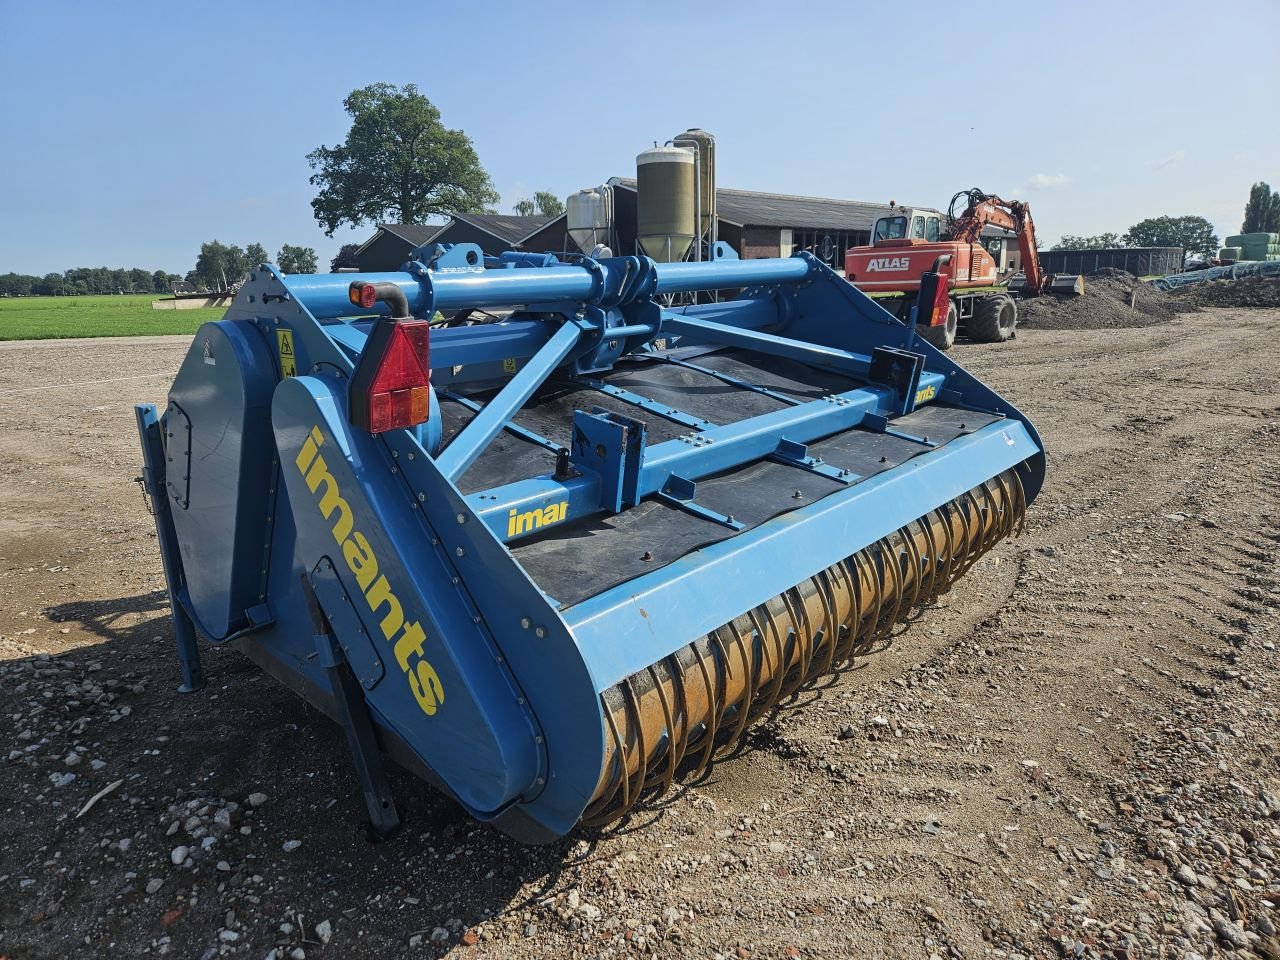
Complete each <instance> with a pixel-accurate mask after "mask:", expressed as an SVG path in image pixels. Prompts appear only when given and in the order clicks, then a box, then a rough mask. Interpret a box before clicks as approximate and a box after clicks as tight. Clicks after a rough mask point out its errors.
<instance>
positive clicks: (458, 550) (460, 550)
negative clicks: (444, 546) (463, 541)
mask: <svg viewBox="0 0 1280 960" xmlns="http://www.w3.org/2000/svg"><path fill="white" fill-rule="evenodd" d="M453 552H454V553H456V554H457V555H458V556H460V557H465V556H466V555H467V551H466V550H464V549H463V548H462V547H458V549H456V550H454V551H453Z"/></svg>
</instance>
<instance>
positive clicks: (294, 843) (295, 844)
mask: <svg viewBox="0 0 1280 960" xmlns="http://www.w3.org/2000/svg"><path fill="white" fill-rule="evenodd" d="M300 846H302V841H301V840H286V841H285V842H284V843H283V844H281V846H280V849H281V850H283V851H284V852H285V853H293V851H295V850H297V849H298V848H299V847H300Z"/></svg>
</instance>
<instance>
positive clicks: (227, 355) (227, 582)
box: [164, 320, 278, 640]
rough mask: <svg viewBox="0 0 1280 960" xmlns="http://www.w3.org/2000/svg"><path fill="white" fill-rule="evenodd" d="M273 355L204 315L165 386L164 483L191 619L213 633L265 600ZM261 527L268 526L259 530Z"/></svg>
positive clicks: (250, 335) (240, 620) (238, 328)
mask: <svg viewBox="0 0 1280 960" xmlns="http://www.w3.org/2000/svg"><path fill="white" fill-rule="evenodd" d="M276 379H277V374H276V367H275V361H274V358H273V356H272V353H271V351H270V350H269V348H268V347H267V345H266V343H265V342H264V341H263V339H262V336H261V335H260V334H259V333H258V331H257V330H255V329H254V328H253V327H252V326H251V325H249V324H247V323H238V322H234V321H225V320H224V321H218V322H216V323H206V324H205V325H204V326H202V327H201V328H200V331H199V332H198V333H197V334H196V338H195V341H194V342H193V343H192V345H191V349H190V350H188V351H187V356H186V359H185V360H184V361H183V363H182V367H181V369H180V370H179V371H178V377H177V379H176V380H175V381H174V384H173V387H172V389H171V390H170V391H169V409H168V411H167V412H166V414H165V421H164V430H165V434H166V436H165V446H166V455H167V458H168V472H169V476H168V489H169V497H170V506H171V508H172V511H173V523H174V527H175V529H176V530H177V533H178V542H179V545H180V550H181V554H182V564H183V568H184V570H185V572H186V578H187V589H188V593H189V597H190V601H191V607H192V613H193V614H194V615H195V619H196V622H197V623H198V624H199V626H200V627H201V628H202V629H203V630H204V631H205V632H206V633H207V634H208V635H209V637H210V639H213V640H219V639H222V638H224V637H225V636H227V634H229V633H231V632H233V631H235V630H236V629H237V628H238V627H240V626H243V625H244V613H245V611H246V610H247V609H249V608H250V607H253V606H256V605H258V604H260V603H262V602H263V599H264V596H265V590H266V570H265V568H266V566H267V564H266V560H265V558H266V555H267V550H268V547H269V543H268V540H269V536H270V534H269V520H268V518H269V517H270V515H271V504H272V501H273V499H274V495H275V484H276V482H277V481H276V477H277V476H278V473H277V471H276V468H275V440H274V439H273V437H272V435H271V391H272V390H273V388H274V387H275V384H276ZM264 531H267V532H266V533H265V535H264Z"/></svg>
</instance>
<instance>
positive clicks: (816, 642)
mask: <svg viewBox="0 0 1280 960" xmlns="http://www.w3.org/2000/svg"><path fill="white" fill-rule="evenodd" d="M1025 515H1026V497H1025V494H1024V491H1023V488H1022V483H1021V481H1020V480H1019V479H1018V476H1017V474H1016V473H1015V472H1014V471H1012V470H1009V471H1006V472H1005V473H1002V474H999V475H997V476H995V477H993V478H992V479H990V480H988V481H986V482H985V483H982V484H980V485H978V486H977V487H974V488H973V489H971V490H969V491H968V492H966V493H965V494H963V495H961V496H959V497H957V498H956V499H954V500H952V501H950V502H948V503H945V504H943V505H942V506H940V507H938V508H937V509H936V510H931V511H930V512H929V513H927V514H926V515H925V516H923V517H920V518H919V519H917V520H914V521H912V522H911V523H909V524H907V525H906V526H905V527H902V528H900V529H898V530H897V531H895V532H894V533H892V534H890V535H889V536H887V537H885V538H883V539H881V540H880V541H878V542H877V543H875V544H872V545H870V546H868V547H866V548H864V549H862V550H859V551H857V552H856V553H854V554H853V555H852V556H850V557H848V558H846V559H845V560H843V561H841V562H840V563H837V564H835V565H834V566H831V567H828V568H827V569H825V570H822V571H819V572H818V573H817V574H816V575H815V576H813V577H810V578H808V579H806V580H804V581H803V582H801V583H799V584H797V585H796V586H794V587H792V588H791V589H789V590H786V591H784V592H783V593H781V594H779V595H778V596H775V597H774V598H772V599H771V600H769V601H767V602H766V603H764V604H761V605H760V606H758V607H756V608H754V609H752V610H749V611H747V612H746V613H744V614H743V615H742V616H740V617H738V618H737V619H735V620H733V621H731V622H730V623H726V624H724V625H723V626H721V627H720V628H719V629H717V630H713V631H712V632H711V633H709V634H707V635H706V636H704V637H701V638H699V639H698V640H696V641H694V642H693V643H690V644H687V645H686V646H684V647H682V648H680V649H679V650H677V651H676V652H675V653H673V654H671V655H669V656H667V657H665V658H663V659H662V660H661V661H659V662H658V663H655V664H653V665H652V666H650V667H648V668H647V669H645V670H642V671H640V672H638V673H635V674H632V675H631V676H630V677H628V678H627V679H626V680H624V681H623V682H622V683H619V684H617V685H615V686H614V687H612V688H611V689H609V690H607V691H605V693H604V694H603V695H602V696H601V703H602V706H603V712H604V718H605V725H606V728H607V731H608V738H607V744H608V746H607V748H606V754H605V757H604V761H603V763H602V765H601V774H600V780H599V784H598V785H597V788H596V792H595V797H594V798H593V800H592V803H591V805H590V806H589V807H588V808H587V811H586V813H585V814H584V816H583V822H584V823H585V824H587V825H592V826H602V825H605V824H608V823H610V822H612V821H614V820H616V819H618V818H619V817H622V816H624V815H626V814H627V813H628V812H629V811H631V810H632V809H633V808H634V807H635V805H636V804H637V803H638V802H640V801H641V799H642V798H645V797H657V796H661V795H662V794H663V793H664V792H665V791H666V790H667V789H668V788H669V787H670V786H671V784H672V783H673V782H675V780H676V779H677V777H679V776H682V775H687V776H697V775H698V774H700V773H701V772H702V771H703V770H705V769H706V768H707V767H708V765H709V764H711V763H712V762H713V761H714V760H715V759H716V757H718V756H721V755H723V754H724V753H726V752H730V751H732V750H734V749H735V748H736V747H737V746H738V745H739V743H740V742H741V740H742V737H743V735H744V734H745V733H746V730H747V728H748V727H749V726H750V725H751V723H752V722H753V721H755V720H757V719H759V718H760V717H761V716H763V715H765V714H766V713H769V712H771V711H772V710H774V709H775V708H776V707H777V706H778V705H779V704H780V703H782V702H784V701H786V700H788V699H790V698H791V697H793V696H794V695H795V694H796V693H797V692H799V691H800V690H801V689H802V688H803V687H804V686H805V685H806V684H808V683H810V682H812V681H814V680H816V679H817V678H819V677H821V676H823V675H825V674H828V673H830V672H832V671H833V670H839V669H841V668H842V667H843V666H847V665H848V664H849V663H850V661H851V660H853V659H854V658H855V657H858V656H861V655H865V654H866V653H867V652H869V651H870V650H871V649H873V648H874V647H875V646H876V645H877V644H878V643H880V642H882V641H884V640H885V639H886V638H887V637H888V636H889V634H890V632H891V631H892V630H893V629H894V627H895V626H896V625H897V624H898V623H900V622H901V621H903V620H905V619H907V618H908V617H909V616H911V615H912V612H913V611H917V610H918V609H919V608H920V607H922V606H926V605H928V604H930V603H932V602H933V601H934V600H936V599H937V597H938V596H939V595H940V594H943V593H945V592H947V591H948V590H949V589H950V588H951V585H952V584H953V583H955V581H956V580H957V579H958V578H959V577H961V576H963V575H964V573H965V572H966V571H967V570H968V569H969V568H970V567H972V566H973V564H974V563H975V562H976V561H977V560H978V559H979V558H980V557H981V556H982V555H983V554H985V553H986V552H987V551H989V550H990V549H991V548H992V547H994V546H995V545H996V544H997V543H998V542H999V541H1001V540H1002V539H1004V538H1005V537H1008V536H1013V535H1017V534H1019V533H1021V532H1022V528H1023V525H1024V522H1025Z"/></svg>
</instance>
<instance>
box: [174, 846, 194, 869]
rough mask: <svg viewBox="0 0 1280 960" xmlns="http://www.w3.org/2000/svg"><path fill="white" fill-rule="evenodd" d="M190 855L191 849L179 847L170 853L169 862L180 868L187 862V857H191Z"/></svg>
mask: <svg viewBox="0 0 1280 960" xmlns="http://www.w3.org/2000/svg"><path fill="white" fill-rule="evenodd" d="M190 855H191V848H190V847H184V846H177V847H174V848H173V849H172V850H170V851H169V862H170V863H172V864H173V865H174V866H175V867H180V866H182V865H183V864H184V863H185V862H186V860H187V857H189V856H190Z"/></svg>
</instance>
